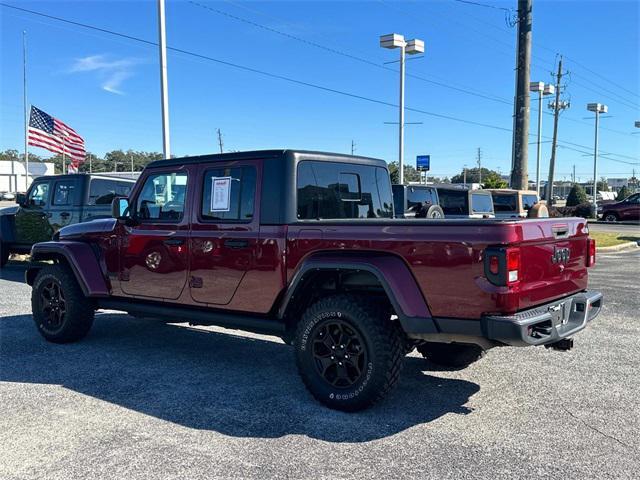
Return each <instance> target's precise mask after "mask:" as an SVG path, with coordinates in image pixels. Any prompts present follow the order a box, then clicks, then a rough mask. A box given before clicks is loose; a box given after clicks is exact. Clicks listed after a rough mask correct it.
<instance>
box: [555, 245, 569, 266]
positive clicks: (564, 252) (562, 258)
mask: <svg viewBox="0 0 640 480" xmlns="http://www.w3.org/2000/svg"><path fill="white" fill-rule="evenodd" d="M570 256H571V252H570V250H569V249H568V248H567V247H563V248H558V247H553V254H552V255H551V262H552V263H564V264H567V263H569V257H570Z"/></svg>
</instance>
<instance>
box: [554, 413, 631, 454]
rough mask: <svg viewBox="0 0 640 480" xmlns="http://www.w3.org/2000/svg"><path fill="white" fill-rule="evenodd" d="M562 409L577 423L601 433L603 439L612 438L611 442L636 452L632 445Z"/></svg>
mask: <svg viewBox="0 0 640 480" xmlns="http://www.w3.org/2000/svg"><path fill="white" fill-rule="evenodd" d="M561 408H562V409H563V410H564V411H565V412H567V413H568V414H569V415H570V416H571V417H573V418H575V419H576V420H577V421H579V422H580V423H582V424H583V425H584V426H585V427H587V428H589V429H591V430H593V431H594V432H597V433H599V434H600V435H602V436H603V437H607V438H610V439H611V440H614V441H615V442H618V443H619V444H620V445H622V446H623V447H625V448H630V449H631V450H636V448H634V447H633V446H632V445H629V444H628V443H625V442H623V441H622V440H620V439H619V438H616V437H614V436H613V435H609V434H608V433H605V432H603V431H602V430H600V429H599V428H597V427H594V426H593V425H590V424H588V423H587V422H585V421H584V420H583V419H581V418H580V417H579V416H577V415H576V414H575V413H573V412H572V411H571V410H569V409H568V408H566V407H564V406H561Z"/></svg>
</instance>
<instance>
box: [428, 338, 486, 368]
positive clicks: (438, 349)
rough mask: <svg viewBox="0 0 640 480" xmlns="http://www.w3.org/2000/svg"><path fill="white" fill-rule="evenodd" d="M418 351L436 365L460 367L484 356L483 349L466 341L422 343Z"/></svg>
mask: <svg viewBox="0 0 640 480" xmlns="http://www.w3.org/2000/svg"><path fill="white" fill-rule="evenodd" d="M418 351H419V352H420V353H421V354H422V356H423V357H424V358H426V359H427V360H429V361H430V362H432V363H435V364H436V365H440V366H443V367H449V368H453V369H461V368H465V367H467V366H469V365H470V364H472V363H473V362H475V361H477V360H480V359H481V358H482V357H483V356H484V350H483V349H482V348H480V347H479V346H478V345H470V344H466V343H435V342H433V343H431V342H427V343H423V344H422V345H420V346H418Z"/></svg>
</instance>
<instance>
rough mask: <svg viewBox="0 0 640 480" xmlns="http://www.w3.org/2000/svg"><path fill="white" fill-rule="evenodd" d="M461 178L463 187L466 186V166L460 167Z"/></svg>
mask: <svg viewBox="0 0 640 480" xmlns="http://www.w3.org/2000/svg"><path fill="white" fill-rule="evenodd" d="M462 178H463V180H462V181H463V182H464V186H465V187H466V186H467V166H466V165H465V166H463V167H462Z"/></svg>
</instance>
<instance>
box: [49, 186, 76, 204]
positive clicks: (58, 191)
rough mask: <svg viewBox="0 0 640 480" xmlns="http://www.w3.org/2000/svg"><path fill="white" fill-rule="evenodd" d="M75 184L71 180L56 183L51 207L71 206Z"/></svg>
mask: <svg viewBox="0 0 640 480" xmlns="http://www.w3.org/2000/svg"><path fill="white" fill-rule="evenodd" d="M75 192H76V182H75V181H73V180H64V181H61V182H56V184H55V188H54V189H53V201H52V202H51V204H52V205H57V206H63V205H64V206H66V205H73V202H74V200H75Z"/></svg>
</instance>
